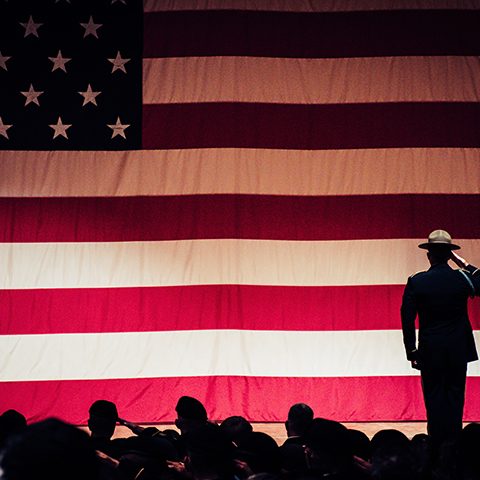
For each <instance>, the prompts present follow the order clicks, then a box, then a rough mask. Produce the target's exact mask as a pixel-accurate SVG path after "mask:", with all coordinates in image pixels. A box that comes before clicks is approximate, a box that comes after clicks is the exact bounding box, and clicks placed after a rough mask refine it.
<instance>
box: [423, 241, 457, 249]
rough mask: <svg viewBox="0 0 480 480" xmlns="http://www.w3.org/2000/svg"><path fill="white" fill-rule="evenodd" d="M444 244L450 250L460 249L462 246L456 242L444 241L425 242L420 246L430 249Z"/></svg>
mask: <svg viewBox="0 0 480 480" xmlns="http://www.w3.org/2000/svg"><path fill="white" fill-rule="evenodd" d="M437 246H438V247H439V246H443V247H447V248H449V249H450V250H460V247H459V246H458V245H455V244H454V243H443V242H430V243H429V242H425V243H421V244H420V245H419V246H418V248H423V249H424V250H429V249H430V248H435V247H437Z"/></svg>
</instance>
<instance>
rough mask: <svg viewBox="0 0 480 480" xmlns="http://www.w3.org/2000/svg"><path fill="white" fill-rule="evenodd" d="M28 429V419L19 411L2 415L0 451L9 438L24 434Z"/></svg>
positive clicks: (11, 411) (0, 419)
mask: <svg viewBox="0 0 480 480" xmlns="http://www.w3.org/2000/svg"><path fill="white" fill-rule="evenodd" d="M26 427H27V419H26V418H25V416H24V415H23V414H21V413H20V412H18V411H17V410H13V409H10V410H6V411H5V412H3V413H2V415H0V449H1V448H2V447H3V446H4V445H5V443H6V441H7V440H8V438H10V437H11V436H12V435H15V434H17V433H20V432H22V431H23V430H24V429H25V428H26Z"/></svg>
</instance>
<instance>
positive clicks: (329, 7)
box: [143, 0, 480, 12]
mask: <svg viewBox="0 0 480 480" xmlns="http://www.w3.org/2000/svg"><path fill="white" fill-rule="evenodd" d="M143 5H144V11H145V12H163V11H170V10H173V11H178V10H262V11H279V12H348V11H365V10H424V9H432V10H433V9H455V10H457V9H458V10H464V9H465V10H478V9H480V1H479V0H353V1H352V0H144V1H143Z"/></svg>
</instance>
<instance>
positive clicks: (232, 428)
mask: <svg viewBox="0 0 480 480" xmlns="http://www.w3.org/2000/svg"><path fill="white" fill-rule="evenodd" d="M220 429H221V430H222V431H223V432H224V433H225V435H226V436H227V438H228V439H229V440H230V441H232V442H233V443H234V445H238V442H239V441H240V440H241V439H242V438H243V437H244V436H245V435H248V434H249V433H252V432H253V427H252V424H251V423H250V422H249V421H248V420H247V419H246V418H244V417H241V416H238V415H234V416H231V417H227V418H226V419H225V420H223V421H222V422H221V423H220Z"/></svg>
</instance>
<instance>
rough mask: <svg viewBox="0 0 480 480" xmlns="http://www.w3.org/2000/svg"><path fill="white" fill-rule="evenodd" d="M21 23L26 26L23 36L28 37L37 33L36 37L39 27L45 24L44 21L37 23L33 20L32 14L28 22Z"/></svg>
mask: <svg viewBox="0 0 480 480" xmlns="http://www.w3.org/2000/svg"><path fill="white" fill-rule="evenodd" d="M20 25H21V26H22V27H23V28H25V35H24V36H23V38H25V37H28V36H29V35H35V36H36V37H38V32H37V30H38V28H39V27H41V26H42V25H43V23H35V22H34V21H33V18H32V16H31V15H30V18H29V19H28V22H27V23H21V22H20Z"/></svg>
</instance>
